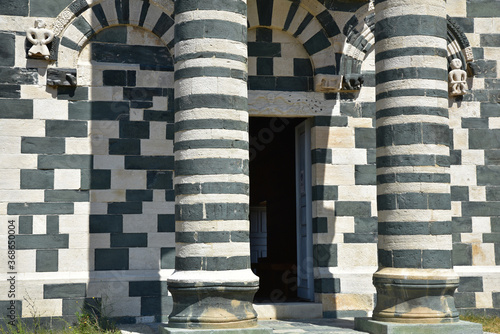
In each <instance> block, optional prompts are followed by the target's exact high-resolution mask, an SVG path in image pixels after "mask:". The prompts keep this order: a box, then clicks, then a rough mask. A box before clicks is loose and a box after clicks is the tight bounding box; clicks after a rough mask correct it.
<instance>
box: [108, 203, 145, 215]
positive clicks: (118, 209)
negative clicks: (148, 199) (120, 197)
mask: <svg viewBox="0 0 500 334" xmlns="http://www.w3.org/2000/svg"><path fill="white" fill-rule="evenodd" d="M140 213H142V202H114V203H108V214H140Z"/></svg>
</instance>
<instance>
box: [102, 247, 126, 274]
mask: <svg viewBox="0 0 500 334" xmlns="http://www.w3.org/2000/svg"><path fill="white" fill-rule="evenodd" d="M128 256H129V255H128V249H127V248H122V249H96V250H95V270H128V267H129V266H128Z"/></svg>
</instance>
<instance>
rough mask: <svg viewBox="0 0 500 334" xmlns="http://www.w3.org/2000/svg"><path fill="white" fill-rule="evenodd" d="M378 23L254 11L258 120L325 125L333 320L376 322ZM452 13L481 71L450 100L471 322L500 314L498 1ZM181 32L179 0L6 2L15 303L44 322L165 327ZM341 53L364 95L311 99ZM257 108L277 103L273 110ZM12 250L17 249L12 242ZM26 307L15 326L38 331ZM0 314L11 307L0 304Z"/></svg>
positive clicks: (3, 192)
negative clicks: (89, 307) (40, 43)
mask: <svg viewBox="0 0 500 334" xmlns="http://www.w3.org/2000/svg"><path fill="white" fill-rule="evenodd" d="M68 6H69V7H68ZM368 8H369V5H368V3H366V2H363V1H356V2H346V1H316V0H303V1H301V2H300V3H299V2H295V1H286V0H271V1H269V0H266V1H263V0H259V1H257V0H252V1H248V22H249V30H248V39H249V43H248V50H249V59H248V76H249V79H248V80H249V89H250V92H249V95H250V96H251V99H250V102H252V101H256V102H255V103H254V104H252V103H251V105H250V108H249V109H250V110H253V111H252V112H253V113H254V115H259V116H266V115H267V116H280V115H293V116H295V117H314V119H313V122H312V124H313V127H312V138H311V139H312V146H313V147H312V153H311V154H312V161H313V168H312V169H313V229H314V249H315V254H316V258H315V271H316V276H315V293H316V300H317V301H321V302H322V303H323V305H324V311H325V312H324V316H327V317H334V316H358V315H361V316H363V315H367V314H369V313H370V312H371V310H372V309H373V306H374V305H373V304H374V292H375V290H374V288H373V286H372V283H371V280H372V276H371V275H372V273H373V272H374V271H375V270H376V269H377V268H376V265H377V258H376V245H377V238H378V234H377V218H376V214H377V207H376V196H377V194H376V187H377V186H376V182H377V181H376V180H377V179H376V169H375V161H376V153H375V120H374V119H375V57H374V52H373V45H372V42H373V38H372V35H373V33H372V32H371V29H372V28H371V27H373V24H374V22H373V10H369V9H368ZM446 12H447V14H448V15H449V16H450V17H451V19H453V20H454V21H455V22H456V23H457V25H458V26H459V27H460V28H461V29H462V31H463V32H464V35H465V36H466V38H467V39H468V41H469V43H470V46H471V48H472V52H473V56H474V62H473V63H472V64H471V65H470V68H471V70H473V71H474V77H473V78H469V80H468V89H469V91H468V94H467V95H465V96H464V97H463V98H453V99H450V100H449V108H448V111H449V119H450V141H451V143H450V149H451V152H450V153H451V161H450V185H451V205H452V224H451V226H452V238H453V250H452V261H453V265H454V269H455V272H456V273H457V274H458V275H459V276H460V285H459V288H458V290H457V292H456V294H455V297H456V298H455V301H456V306H457V308H458V309H459V310H461V311H462V312H469V311H474V312H477V313H481V314H497V315H498V312H499V311H498V310H499V309H500V290H499V288H498V287H499V286H500V278H499V277H500V274H499V268H500V239H499V236H500V211H499V210H500V209H499V208H500V203H499V202H500V195H499V194H500V190H499V189H500V184H499V181H498V180H499V179H500V177H499V173H500V169H499V167H498V166H499V164H500V158H499V156H500V153H499V152H500V144H499V142H500V141H499V140H498V137H499V133H498V131H500V130H499V129H500V108H499V104H498V96H499V94H500V84H499V80H500V79H499V74H500V66H498V61H499V60H500V41H499V37H498V33H497V31H499V29H500V7H499V6H498V1H495V0H484V1H480V2H479V1H462V0H447V8H446ZM61 13H63V14H61ZM36 18H43V19H44V20H45V22H46V23H47V24H48V25H49V26H51V25H53V24H55V23H64V25H63V26H64V27H67V29H66V30H64V31H62V30H61V31H60V32H61V34H60V35H58V39H57V40H56V42H57V43H58V44H57V43H56V44H57V45H58V48H57V50H55V51H57V56H58V58H57V62H52V63H50V65H48V66H49V67H67V68H76V69H77V71H78V78H77V79H78V87H76V89H75V88H70V87H59V88H57V87H48V86H46V85H45V84H46V75H45V73H46V72H45V68H46V67H47V63H46V62H45V61H42V60H33V59H30V60H27V59H26V56H25V55H26V49H25V35H24V31H25V29H26V28H28V27H31V26H33V22H34V20H35V19H36ZM174 27H175V25H174V15H173V2H170V1H143V0H119V1H115V0H105V1H90V0H89V1H72V0H50V1H42V0H16V1H3V2H2V1H1V0H0V44H1V45H2V47H1V48H0V74H1V75H0V110H1V112H0V136H1V137H2V143H3V145H2V147H1V148H0V155H1V157H0V217H2V219H3V220H4V221H7V219H14V220H15V221H16V226H17V229H18V233H19V235H18V236H17V240H18V250H17V253H18V272H23V273H25V274H24V276H23V278H22V279H19V280H18V284H19V285H18V289H19V291H25V292H26V294H27V296H29V298H31V300H33V301H34V303H35V305H36V307H37V310H38V311H39V312H40V313H41V314H43V315H44V316H43V317H44V321H48V322H50V321H55V320H51V319H50V317H60V316H65V317H71V316H73V315H74V314H75V312H76V310H78V309H79V308H80V307H81V305H82V304H83V302H84V301H88V302H89V303H92V302H94V303H95V302H96V301H95V299H94V301H92V300H93V299H92V297H95V298H97V302H99V300H102V303H104V304H105V305H107V306H108V307H107V308H108V310H111V311H112V312H111V314H112V315H113V316H116V317H119V318H120V319H121V321H128V322H136V321H153V320H158V319H161V316H160V315H163V316H166V315H168V314H169V313H170V307H171V304H172V303H171V300H170V297H169V295H168V291H167V286H166V283H165V281H166V278H167V277H168V276H169V275H170V273H171V272H172V271H173V268H174V261H175V260H174V259H175V248H174V247H175V242H174V231H175V217H174V202H173V200H174V190H173V180H172V176H173V174H174V165H173V160H174V159H173V138H174V131H175V126H174V114H173V101H172V100H173V96H174V84H173V82H174V73H173V60H172V57H171V56H172V53H173V46H174V43H175V42H174V38H173V37H174ZM58 29H59V28H58ZM61 29H62V28H61ZM346 41H347V42H346ZM346 43H347V44H349V45H350V46H352V47H347V46H346ZM218 51H220V50H218ZM455 51H456V50H455ZM455 51H454V52H453V54H454V55H455V54H456V53H455ZM151 54H154V55H155V56H154V57H150V56H149V55H151ZM115 55H116V57H115ZM325 55H326V56H325ZM343 55H347V56H348V57H347V58H346V59H349V57H351V58H352V59H353V62H356V61H357V60H359V59H361V60H363V62H362V64H361V67H360V71H361V73H362V74H363V77H364V80H365V82H364V85H363V87H362V89H361V91H360V92H359V93H340V94H319V93H315V92H313V91H312V85H311V81H312V78H313V75H314V74H315V73H327V74H339V73H340V74H342V73H344V72H343V71H344V70H345V68H346V67H345V66H344V65H343V64H344V63H342V61H341V59H342V56H343ZM355 60H356V61H355ZM356 66H357V65H356ZM353 68H354V66H353ZM255 97H257V98H255ZM262 97H265V98H266V99H264V101H270V103H267V104H266V106H265V107H264V106H263V105H262V104H259V103H258V101H260V100H259V99H261V98H262ZM284 101H285V102H284ZM286 101H292V102H290V103H288V102H286ZM0 234H1V235H2V238H6V235H5V234H6V230H3V231H0ZM1 240H6V239H1ZM3 245H5V244H3ZM0 248H1V249H5V246H0ZM325 254H327V255H328V256H323V255H325ZM0 266H1V268H3V269H6V267H5V266H6V263H4V262H3V261H2V262H1V263H0ZM89 276H90V279H89ZM70 277H71V278H70ZM6 288H7V282H6V281H5V282H1V283H0V289H1V291H6V290H5V289H6ZM21 297H22V296H19V298H16V299H17V302H16V303H17V306H18V307H17V309H18V310H20V313H19V315H21V311H22V316H24V317H29V316H30V314H31V311H32V310H31V309H30V307H29V305H28V303H27V302H26V300H23V298H21ZM0 299H3V300H2V301H0V307H2V309H5V307H4V306H3V305H8V304H6V303H7V302H8V301H6V297H5V296H3V297H2V298H0ZM163 320H164V319H163Z"/></svg>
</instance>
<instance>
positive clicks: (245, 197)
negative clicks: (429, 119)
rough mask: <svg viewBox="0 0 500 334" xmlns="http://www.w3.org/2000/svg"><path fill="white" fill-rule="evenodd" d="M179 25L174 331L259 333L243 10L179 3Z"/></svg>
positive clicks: (232, 4)
mask: <svg viewBox="0 0 500 334" xmlns="http://www.w3.org/2000/svg"><path fill="white" fill-rule="evenodd" d="M175 21H176V23H175V24H176V27H175V40H176V45H175V61H176V63H175V140H174V143H175V148H174V151H175V181H174V182H175V191H176V196H175V200H176V201H175V206H176V258H175V272H174V274H173V275H172V276H171V277H169V279H168V288H169V291H170V292H171V293H172V297H173V303H174V305H173V311H172V313H171V314H170V316H169V324H168V327H170V328H185V329H186V328H187V329H196V328H201V329H203V328H210V329H217V328H245V327H246V328H249V327H253V326H256V324H257V319H256V312H255V311H254V309H253V304H252V302H253V296H254V294H255V292H256V291H257V289H258V278H257V277H256V276H255V275H254V274H253V273H252V271H251V270H250V269H249V268H250V244H249V222H248V215H249V170H248V168H249V167H248V162H249V160H248V157H249V153H248V111H247V19H246V2H245V1H244V0H230V1H227V0H177V1H176V2H175ZM171 332H172V330H171ZM173 332H176V333H177V331H173Z"/></svg>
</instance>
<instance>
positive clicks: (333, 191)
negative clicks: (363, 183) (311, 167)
mask: <svg viewBox="0 0 500 334" xmlns="http://www.w3.org/2000/svg"><path fill="white" fill-rule="evenodd" d="M312 192H313V195H312V197H313V198H312V200H313V201H333V200H337V199H338V197H339V191H338V186H330V185H317V186H313V188H312Z"/></svg>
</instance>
